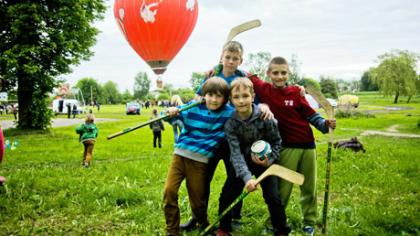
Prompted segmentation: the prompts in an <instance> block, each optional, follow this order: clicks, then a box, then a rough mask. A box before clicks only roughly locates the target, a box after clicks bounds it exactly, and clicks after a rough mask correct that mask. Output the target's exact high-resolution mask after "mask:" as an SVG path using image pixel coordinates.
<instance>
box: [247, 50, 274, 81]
mask: <svg viewBox="0 0 420 236" xmlns="http://www.w3.org/2000/svg"><path fill="white" fill-rule="evenodd" d="M270 59H271V53H269V52H257V53H250V54H248V60H247V61H246V62H245V65H246V66H247V67H248V70H249V72H250V73H252V74H256V75H258V77H260V78H261V79H263V80H265V81H268V78H267V76H266V71H267V66H268V63H269V62H270Z"/></svg>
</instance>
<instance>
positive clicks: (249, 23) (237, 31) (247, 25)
mask: <svg viewBox="0 0 420 236" xmlns="http://www.w3.org/2000/svg"><path fill="white" fill-rule="evenodd" d="M259 26H261V21H260V20H258V19H256V20H251V21H247V22H245V23H242V24H240V25H237V26H235V27H233V28H232V29H231V30H230V32H229V35H228V37H227V39H226V42H229V41H231V40H232V39H233V38H235V37H236V35H238V34H240V33H242V32H244V31H247V30H250V29H253V28H257V27H259Z"/></svg>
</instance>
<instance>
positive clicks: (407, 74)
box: [371, 50, 420, 103]
mask: <svg viewBox="0 0 420 236" xmlns="http://www.w3.org/2000/svg"><path fill="white" fill-rule="evenodd" d="M419 59H420V56H419V54H417V53H412V52H409V51H401V50H393V51H391V52H390V53H385V54H383V55H380V56H379V57H378V60H379V65H378V66H377V67H375V68H373V69H372V70H371V72H372V76H373V80H374V81H375V82H376V83H377V84H378V86H379V90H380V91H381V92H382V93H383V94H384V95H385V96H387V95H394V103H398V97H399V96H408V100H407V102H410V99H411V97H412V96H413V95H414V94H416V81H417V72H416V67H417V65H416V63H417V61H418V60H419Z"/></svg>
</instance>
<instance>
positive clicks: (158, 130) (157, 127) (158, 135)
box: [149, 109, 165, 148]
mask: <svg viewBox="0 0 420 236" xmlns="http://www.w3.org/2000/svg"><path fill="white" fill-rule="evenodd" d="M158 117H159V116H158V113H157V110H156V109H153V114H152V116H151V117H150V119H149V120H153V119H156V118H158ZM149 126H150V129H151V130H152V131H153V147H154V148H156V140H157V142H158V146H159V148H162V130H165V127H164V126H163V122H162V120H159V121H155V122H153V123H151V124H150V125H149Z"/></svg>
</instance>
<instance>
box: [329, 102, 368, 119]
mask: <svg viewBox="0 0 420 236" xmlns="http://www.w3.org/2000/svg"><path fill="white" fill-rule="evenodd" d="M335 117H336V118H375V115H374V114H372V113H369V112H361V111H357V110H356V108H355V107H354V106H352V105H351V104H347V105H341V106H338V109H337V111H336V113H335Z"/></svg>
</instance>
